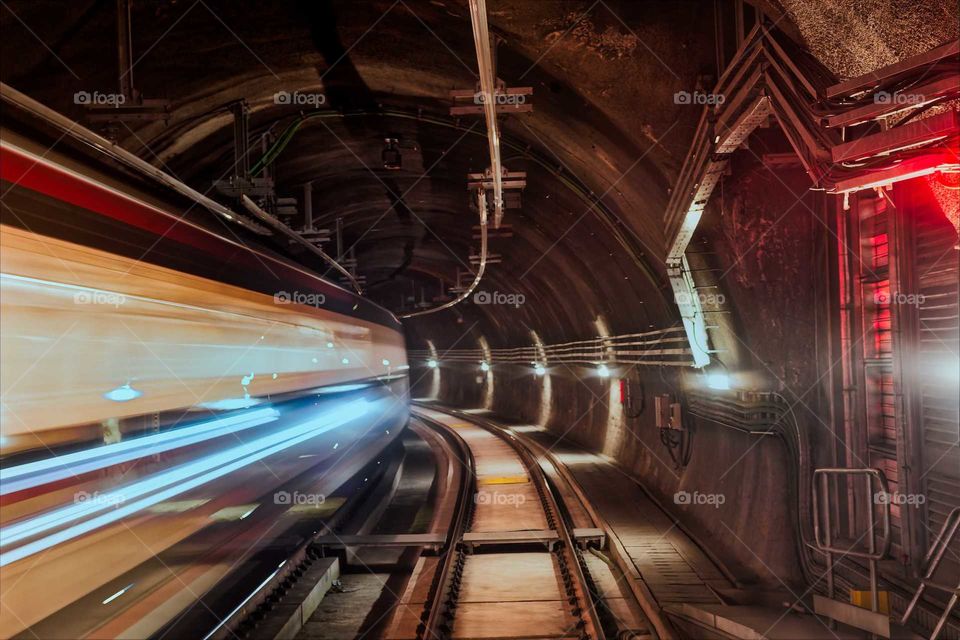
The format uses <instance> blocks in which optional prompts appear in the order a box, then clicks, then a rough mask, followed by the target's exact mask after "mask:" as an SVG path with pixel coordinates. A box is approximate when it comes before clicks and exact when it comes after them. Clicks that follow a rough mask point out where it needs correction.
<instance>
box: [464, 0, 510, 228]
mask: <svg viewBox="0 0 960 640" xmlns="http://www.w3.org/2000/svg"><path fill="white" fill-rule="evenodd" d="M470 23H471V25H472V26H473V42H474V44H475V46H476V49H477V69H478V70H479V72H480V91H481V94H482V95H483V97H484V100H483V115H484V118H485V119H486V121H487V142H488V144H489V146H490V172H491V173H492V174H493V175H492V176H491V177H492V178H493V227H494V228H495V229H499V228H500V222H501V221H502V220H503V168H502V167H501V165H500V129H499V127H498V125H497V104H496V102H497V101H496V90H497V79H496V77H495V75H494V70H493V56H492V55H491V53H490V32H489V31H488V30H487V3H486V1H485V0H470Z"/></svg>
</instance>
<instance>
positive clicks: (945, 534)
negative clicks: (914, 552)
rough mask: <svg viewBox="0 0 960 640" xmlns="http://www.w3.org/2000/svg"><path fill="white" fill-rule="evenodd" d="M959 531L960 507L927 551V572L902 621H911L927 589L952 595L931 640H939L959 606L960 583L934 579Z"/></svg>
mask: <svg viewBox="0 0 960 640" xmlns="http://www.w3.org/2000/svg"><path fill="white" fill-rule="evenodd" d="M958 531H960V507H956V508H955V509H954V510H953V511H951V512H950V514H949V515H948V516H947V519H946V520H944V522H943V526H942V527H940V532H939V533H938V534H937V537H936V538H935V539H934V541H933V544H931V545H930V550H929V551H927V555H926V557H925V558H924V559H923V566H924V567H926V570H925V571H924V574H923V577H922V578H921V579H920V586H919V587H917V591H916V593H914V594H913V600H911V601H910V604H909V605H907V609H906V611H904V612H903V618H901V619H900V624H904V625H905V624H907V621H908V620H909V619H910V616H911V615H913V611H914V609H915V608H916V607H917V603H918V602H920V598H921V596H923V592H924V591H926V590H927V587H931V588H933V589H937V590H939V591H944V592H946V593H949V594H951V595H950V600H949V601H948V602H947V606H946V608H944V610H943V615H941V616H940V619H939V620H938V621H937V626H936V627H934V629H933V633H931V634H930V638H929V640H937V637H938V636H939V635H940V632H941V631H943V627H944V626H945V625H946V624H947V619H948V618H949V617H950V612H951V611H953V608H954V607H955V606H957V600H958V599H960V582H958V583H957V584H956V585H955V586H953V585H948V584H944V583H942V582H937V581H935V580H934V579H933V576H934V575H935V574H936V573H937V569H939V568H940V562H941V560H943V556H944V554H945V553H946V551H947V549H948V548H949V547H950V545H951V544H953V542H954V540H955V539H956V537H957V532H958Z"/></svg>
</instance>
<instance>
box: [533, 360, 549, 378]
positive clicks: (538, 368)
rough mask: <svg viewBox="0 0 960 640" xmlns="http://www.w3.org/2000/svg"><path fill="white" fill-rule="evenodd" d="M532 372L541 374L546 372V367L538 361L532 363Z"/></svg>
mask: <svg viewBox="0 0 960 640" xmlns="http://www.w3.org/2000/svg"><path fill="white" fill-rule="evenodd" d="M533 372H534V373H535V374H536V375H538V376H542V375H543V374H545V373H546V372H547V369H546V367H544V366H543V365H542V364H540V363H539V362H538V363H536V364H535V365H533Z"/></svg>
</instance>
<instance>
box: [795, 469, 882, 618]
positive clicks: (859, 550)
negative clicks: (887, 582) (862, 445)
mask: <svg viewBox="0 0 960 640" xmlns="http://www.w3.org/2000/svg"><path fill="white" fill-rule="evenodd" d="M838 480H848V481H850V482H852V484H853V491H852V492H851V494H850V499H851V501H852V502H853V504H854V506H856V504H857V502H858V501H857V500H856V498H857V491H856V484H857V482H862V483H863V484H862V485H861V486H862V487H864V488H866V491H867V499H866V504H865V505H864V507H865V516H864V521H865V524H866V530H865V531H863V532H860V534H859V535H857V532H856V531H854V532H852V535H853V540H852V541H851V542H850V544H848V545H842V544H838V543H837V541H836V540H835V539H834V526H833V522H832V520H831V514H832V513H833V512H834V511H835V510H836V507H837V500H838V499H839V491H838V489H837V485H838V484H839V483H838V482H837V481H838ZM844 485H847V483H846V482H844ZM881 492H882V495H884V496H887V495H889V491H888V485H887V478H886V476H884V475H883V472H882V471H880V470H879V469H869V468H866V469H846V468H822V469H817V470H815V471H814V472H813V533H814V545H815V546H816V548H817V549H819V550H820V551H821V552H823V553H824V554H825V555H826V557H827V572H826V577H827V597H828V598H829V599H830V600H834V597H835V593H834V591H835V587H834V556H835V555H839V556H840V557H841V558H843V557H847V556H850V557H854V558H861V559H864V560H866V561H867V562H868V564H869V567H870V610H871V611H872V612H874V613H877V612H878V611H879V609H880V606H879V605H880V603H879V597H878V593H877V562H878V561H879V560H880V559H881V558H883V557H884V556H885V555H886V554H887V551H888V550H889V549H890V501H889V500H876V499H875V497H874V496H876V495H878V494H880V493H881ZM877 507H880V509H881V511H880V519H881V523H882V533H881V535H880V536H879V537H878V536H877V533H876V508H877ZM864 539H865V540H866V548H863V546H862V545H861V541H862V540H864Z"/></svg>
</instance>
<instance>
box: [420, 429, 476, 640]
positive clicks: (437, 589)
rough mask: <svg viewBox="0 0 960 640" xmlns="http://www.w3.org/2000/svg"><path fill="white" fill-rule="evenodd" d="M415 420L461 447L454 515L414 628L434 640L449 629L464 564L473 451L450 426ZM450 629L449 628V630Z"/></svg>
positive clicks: (473, 480) (472, 490)
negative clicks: (462, 542) (456, 582)
mask: <svg viewBox="0 0 960 640" xmlns="http://www.w3.org/2000/svg"><path fill="white" fill-rule="evenodd" d="M416 418H417V420H419V421H420V422H421V423H423V424H425V425H426V426H428V427H430V428H432V429H434V430H435V431H436V432H437V433H439V434H440V435H441V436H442V437H444V438H446V439H447V440H448V441H451V442H453V443H455V444H456V446H457V448H458V449H459V450H460V454H461V455H460V456H458V458H459V460H460V461H461V463H462V471H461V473H462V476H461V481H460V495H459V496H458V499H457V504H456V507H455V510H454V516H453V520H452V523H451V527H450V530H449V534H448V536H447V545H446V552H445V553H444V555H443V560H442V561H441V563H440V567H439V568H438V569H437V572H436V574H434V579H433V582H432V583H431V585H430V592H429V593H428V594H427V599H426V601H425V604H424V607H425V609H426V611H425V612H424V614H425V616H421V619H422V620H423V622H422V623H421V624H420V625H419V626H418V627H417V638H419V639H422V640H436V639H438V638H445V637H447V636H448V635H449V634H448V633H446V632H445V631H444V629H445V628H447V629H448V625H447V622H448V621H449V620H451V619H452V612H451V611H450V605H451V604H452V600H451V599H450V596H449V594H450V589H451V587H452V585H453V582H454V580H455V579H456V574H457V571H458V569H459V568H462V566H463V550H462V549H461V548H460V540H462V539H463V534H464V533H466V530H467V525H468V523H469V521H470V516H471V513H472V505H473V500H472V499H473V495H474V493H476V463H475V461H474V458H473V451H472V450H471V449H470V445H468V444H467V442H466V441H465V440H464V439H463V437H462V436H460V434H458V433H456V432H455V431H454V430H453V429H451V428H449V427H447V426H446V425H443V424H442V423H440V422H438V421H436V420H433V419H431V418H429V417H427V416H424V415H422V414H417V415H416ZM448 630H449V629H448Z"/></svg>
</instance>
